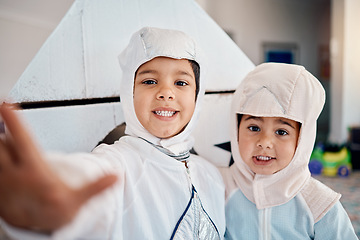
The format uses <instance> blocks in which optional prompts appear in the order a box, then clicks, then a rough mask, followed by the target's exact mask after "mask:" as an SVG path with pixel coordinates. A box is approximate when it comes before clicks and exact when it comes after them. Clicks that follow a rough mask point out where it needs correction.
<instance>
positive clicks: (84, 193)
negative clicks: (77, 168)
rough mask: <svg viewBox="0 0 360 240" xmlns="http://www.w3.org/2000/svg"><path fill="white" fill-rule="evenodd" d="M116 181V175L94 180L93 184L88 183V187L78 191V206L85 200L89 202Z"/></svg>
mask: <svg viewBox="0 0 360 240" xmlns="http://www.w3.org/2000/svg"><path fill="white" fill-rule="evenodd" d="M116 181H117V176H116V175H106V176H104V177H101V178H100V179H98V180H96V181H95V182H93V183H90V184H89V185H87V186H85V187H83V188H82V189H81V190H80V194H79V196H80V199H79V201H80V204H83V203H84V202H86V201H87V200H89V199H90V198H91V197H93V196H95V195H97V194H99V193H100V192H102V191H104V190H105V189H107V188H109V187H110V186H112V185H113V184H114V183H115V182H116Z"/></svg>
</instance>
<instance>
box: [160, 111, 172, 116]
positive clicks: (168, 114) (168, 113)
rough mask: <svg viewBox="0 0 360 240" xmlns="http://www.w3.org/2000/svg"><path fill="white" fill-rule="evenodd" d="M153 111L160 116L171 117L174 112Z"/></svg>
mask: <svg viewBox="0 0 360 240" xmlns="http://www.w3.org/2000/svg"><path fill="white" fill-rule="evenodd" d="M155 113H156V114H157V115H159V116H162V117H171V116H173V115H174V114H175V111H155Z"/></svg>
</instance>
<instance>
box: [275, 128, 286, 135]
mask: <svg viewBox="0 0 360 240" xmlns="http://www.w3.org/2000/svg"><path fill="white" fill-rule="evenodd" d="M275 133H276V134H278V135H280V136H284V135H288V134H289V133H288V132H287V131H285V130H282V129H280V130H277V131H276V132H275Z"/></svg>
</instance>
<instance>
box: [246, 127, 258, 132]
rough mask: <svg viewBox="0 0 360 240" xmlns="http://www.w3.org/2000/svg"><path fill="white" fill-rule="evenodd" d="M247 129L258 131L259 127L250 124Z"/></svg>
mask: <svg viewBox="0 0 360 240" xmlns="http://www.w3.org/2000/svg"><path fill="white" fill-rule="evenodd" d="M248 129H249V130H250V131H252V132H259V131H260V128H259V127H257V126H250V127H248Z"/></svg>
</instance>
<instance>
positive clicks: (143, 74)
mask: <svg viewBox="0 0 360 240" xmlns="http://www.w3.org/2000/svg"><path fill="white" fill-rule="evenodd" d="M195 92H196V84H195V76H194V72H193V69H192V67H191V65H190V62H189V61H188V60H187V59H180V60H178V59H172V58H167V57H157V58H154V59H152V60H151V61H148V62H146V63H144V64H143V65H141V66H140V67H139V69H138V70H137V72H136V76H135V82H134V108H135V113H136V116H137V118H138V120H139V122H140V123H141V125H142V126H143V127H144V128H145V129H146V130H148V131H149V132H150V133H151V134H153V135H155V136H156V137H159V138H169V137H173V136H175V135H176V134H178V133H180V132H181V131H182V130H183V129H184V127H185V126H186V125H187V124H188V122H189V121H190V119H191V117H192V115H193V113H194V109H195Z"/></svg>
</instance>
